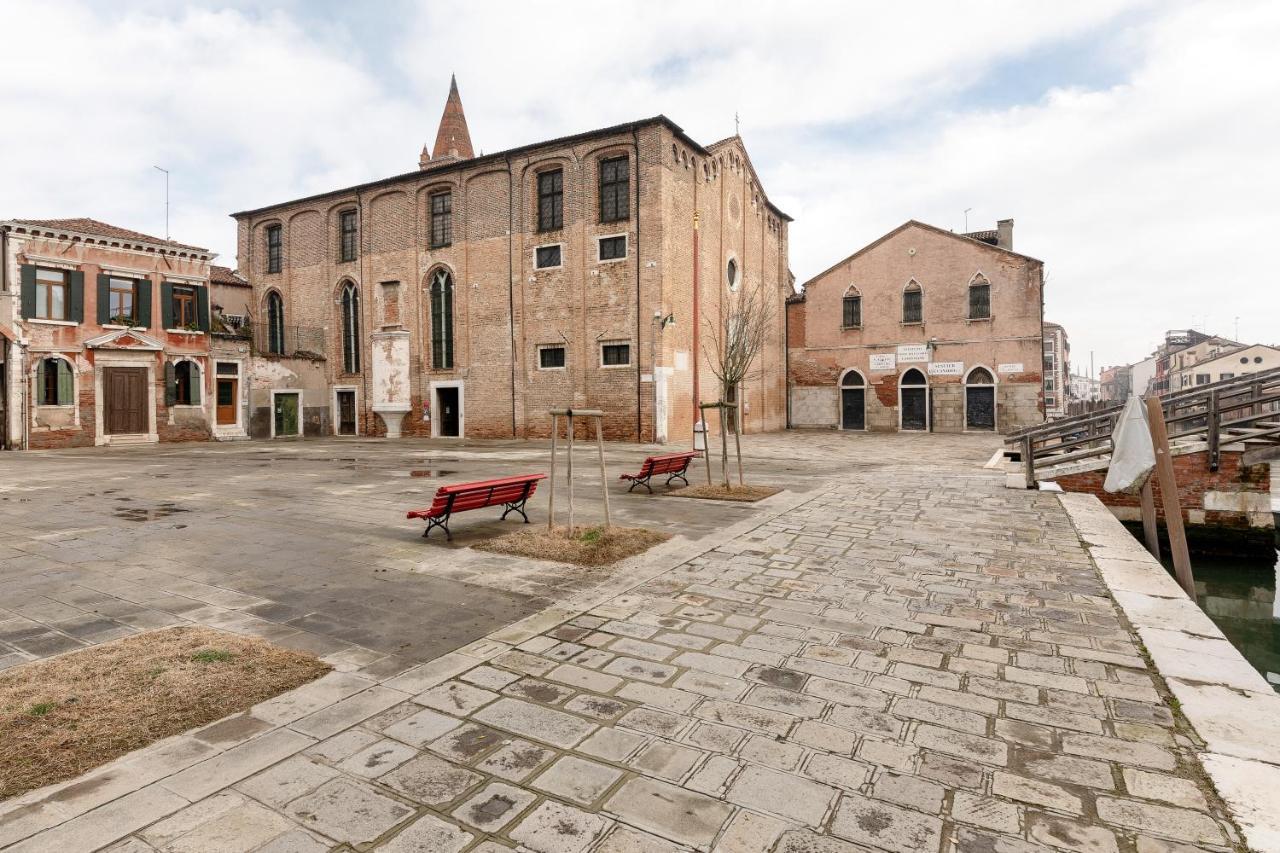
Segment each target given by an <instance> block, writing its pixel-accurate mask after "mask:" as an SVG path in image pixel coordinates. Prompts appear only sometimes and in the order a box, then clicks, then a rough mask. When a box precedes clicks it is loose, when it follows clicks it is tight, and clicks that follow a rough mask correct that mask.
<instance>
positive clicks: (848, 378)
mask: <svg viewBox="0 0 1280 853" xmlns="http://www.w3.org/2000/svg"><path fill="white" fill-rule="evenodd" d="M866 384H867V381H866V380H865V379H863V378H862V374H861V373H859V372H858V371H856V370H849V371H846V372H845V374H844V376H842V377H840V386H841V387H842V388H861V387H862V386H864V385H866Z"/></svg>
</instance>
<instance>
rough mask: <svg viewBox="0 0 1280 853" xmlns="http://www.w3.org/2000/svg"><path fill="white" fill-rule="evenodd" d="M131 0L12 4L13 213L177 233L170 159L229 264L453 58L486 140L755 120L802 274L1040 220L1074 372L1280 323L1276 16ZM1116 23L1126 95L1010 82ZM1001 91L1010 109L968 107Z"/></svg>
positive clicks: (327, 184) (1122, 0) (1211, 11)
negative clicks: (1168, 341) (124, 2)
mask: <svg viewBox="0 0 1280 853" xmlns="http://www.w3.org/2000/svg"><path fill="white" fill-rule="evenodd" d="M128 8H129V10H128V11H124V12H121V11H118V8H117V6H116V5H115V4H112V5H110V6H107V7H89V6H85V5H82V4H80V3H75V2H68V3H61V4H59V3H50V2H42V3H34V2H31V3H24V2H19V3H16V4H15V3H9V4H6V8H5V22H6V24H7V25H8V26H7V29H9V30H10V31H12V32H21V33H22V34H23V35H22V37H20V38H10V39H7V40H6V45H5V49H4V50H3V51H2V52H0V79H3V81H4V85H3V88H2V89H0V115H2V116H4V121H5V127H6V132H5V133H4V134H0V216H5V217H8V216H80V215H87V216H94V217H97V218H100V219H105V220H108V221H115V222H118V223H119V224H121V225H125V226H127V227H134V228H138V229H140V230H145V231H151V232H157V231H160V230H162V229H163V209H162V192H163V189H162V188H163V178H162V177H161V176H160V175H159V173H157V172H155V171H154V170H153V169H152V165H153V164H159V165H163V166H166V167H168V168H171V169H172V170H173V174H174V220H173V228H172V231H173V234H174V237H175V238H177V239H182V240H186V241H188V242H194V243H203V244H207V245H211V246H212V247H213V248H214V249H216V250H218V251H220V252H222V253H223V255H224V257H223V260H224V261H225V262H229V263H233V262H234V257H233V256H234V232H233V227H232V223H231V221H230V220H229V219H228V218H227V216H226V215H227V214H228V213H230V212H231V211H234V210H239V209H245V208H249V207H254V206H258V205H260V204H266V203H270V202H273V201H278V200H282V199H286V198H292V197H296V196H299V195H304V194H307V193H310V192H318V191H323V190H326V189H332V188H335V187H339V186H344V185H347V184H350V183H355V182H358V181H362V180H367V179H371V178H376V177H382V176H385V175H389V174H395V173H399V172H403V171H408V170H411V169H412V168H413V167H414V166H415V165H416V158H417V152H418V148H419V147H420V146H421V144H422V142H424V141H426V140H428V139H431V138H433V137H434V126H435V123H436V121H437V120H438V117H439V114H440V109H441V107H442V106H443V98H444V94H445V91H446V86H447V81H448V75H449V73H450V72H451V71H457V72H458V78H459V84H460V86H461V89H462V94H463V100H464V102H465V104H466V108H467V116H468V120H469V121H470V123H471V128H472V136H473V139H474V141H475V144H476V146H477V147H478V148H482V149H484V150H487V151H494V150H498V149H500V148H504V147H509V146H512V145H519V144H522V143H526V142H530V141H534V140H537V139H540V138H546V137H549V136H554V135H560V134H563V133H571V132H576V131H580V130H585V129H588V128H591V127H599V126H605V125H608V124H611V123H614V122H618V121H624V120H628V119H633V118H638V117H641V116H647V115H652V114H655V113H659V112H662V113H665V114H667V115H669V116H670V117H671V118H672V119H674V120H675V121H677V122H678V123H680V124H682V125H684V126H685V128H686V129H687V130H688V131H689V132H690V133H691V134H692V135H694V137H695V138H698V139H701V140H704V141H708V142H709V141H712V140H714V139H717V138H719V137H721V136H725V135H728V134H729V133H731V132H732V129H733V114H734V112H735V111H736V112H740V113H741V115H742V120H743V134H744V136H745V137H746V139H747V143H748V145H749V147H750V148H751V150H752V153H753V158H754V160H755V162H756V166H757V168H758V169H759V171H760V172H761V174H762V177H763V179H764V181H765V185H766V188H767V189H768V191H769V194H770V196H771V198H773V199H774V200H775V201H776V202H778V203H779V204H780V205H781V206H782V207H783V208H784V209H786V210H787V211H788V212H789V213H792V214H793V215H795V216H796V218H797V221H796V222H795V223H794V225H793V227H792V241H793V243H792V266H793V268H794V269H795V271H796V273H797V275H798V276H799V277H800V278H801V280H803V279H804V278H805V277H807V276H809V275H812V274H813V273H815V272H817V271H818V270H820V269H822V268H824V267H825V266H827V265H828V264H829V263H831V262H833V261H834V260H837V259H839V258H840V257H843V256H844V255H845V254H848V253H849V252H851V251H853V250H854V249H856V248H858V247H859V246H861V245H863V244H865V243H866V242H868V241H869V240H871V239H874V238H875V237H876V236H878V235H879V234H881V233H883V232H884V231H887V230H889V229H890V228H892V227H894V226H895V225H897V224H899V223H900V222H901V221H903V220H904V219H907V218H913V217H914V218H918V219H923V220H926V221H930V222H933V223H935V224H938V225H942V226H944V227H957V228H958V227H960V225H961V223H962V214H961V211H963V210H964V209H965V208H968V207H972V208H973V209H974V210H973V213H972V215H971V223H972V225H973V227H975V228H977V227H983V226H990V224H991V223H992V222H993V221H994V220H995V219H996V218H1000V217H1004V216H1013V217H1015V218H1016V219H1017V221H1018V228H1017V232H1016V241H1017V246H1018V248H1019V249H1021V250H1023V251H1026V252H1028V253H1030V254H1034V255H1037V256H1038V257H1042V258H1044V259H1045V260H1046V262H1047V263H1048V266H1049V269H1050V285H1049V295H1048V306H1049V314H1050V316H1051V317H1052V318H1053V319H1055V320H1057V321H1059V322H1061V323H1063V324H1064V325H1065V326H1066V327H1067V328H1068V331H1069V332H1071V333H1072V339H1073V344H1074V348H1075V355H1076V360H1077V363H1080V362H1081V360H1082V359H1081V356H1082V355H1083V356H1084V357H1085V358H1087V352H1088V350H1089V349H1094V350H1096V351H1097V353H1098V358H1097V361H1098V363H1099V364H1102V363H1110V362H1114V361H1119V360H1122V359H1123V360H1132V359H1134V358H1137V357H1139V356H1141V355H1142V354H1144V352H1145V351H1146V350H1147V349H1149V348H1150V347H1151V346H1152V345H1153V344H1154V343H1155V341H1156V339H1157V338H1158V336H1159V335H1160V334H1161V333H1162V332H1163V330H1164V329H1165V328H1166V327H1170V328H1172V327H1182V326H1187V325H1191V324H1193V323H1194V324H1197V325H1199V324H1202V323H1206V322H1207V323H1208V324H1209V325H1211V326H1214V327H1215V328H1216V329H1217V330H1219V331H1226V332H1227V333H1230V332H1231V329H1232V326H1233V318H1234V317H1235V316H1236V315H1240V316H1241V318H1242V319H1241V323H1240V334H1241V336H1242V337H1247V338H1251V339H1253V338H1256V339H1263V340H1276V339H1280V328H1278V327H1277V322H1276V321H1277V318H1278V316H1280V305H1278V304H1277V300H1280V296H1277V295H1276V294H1277V292H1278V291H1280V289H1278V288H1276V287H1275V285H1274V282H1273V281H1272V279H1273V278H1274V275H1273V274H1271V273H1270V269H1269V264H1268V261H1269V260H1270V257H1269V254H1270V253H1269V251H1268V250H1269V246H1270V244H1271V242H1274V240H1273V239H1269V238H1271V235H1272V234H1273V233H1274V232H1275V231H1276V225H1277V222H1276V219H1277V217H1276V213H1275V210H1274V199H1275V198H1277V197H1278V196H1280V192H1278V190H1280V186H1278V184H1277V182H1278V181H1280V169H1276V168H1275V165H1274V155H1273V153H1272V150H1273V148H1274V145H1275V140H1276V139H1277V138H1280V133H1278V132H1277V131H1280V127H1278V123H1280V109H1277V108H1276V104H1277V103H1280V66H1278V63H1277V61H1276V60H1275V58H1274V48H1273V45H1274V44H1275V43H1276V42H1277V41H1278V40H1280V7H1277V5H1276V4H1274V3H1268V2H1263V0H1252V2H1251V0H1236V1H1235V2H1230V3H1209V2H1180V3H1177V4H1169V3H1158V4H1155V3H1152V2H1149V0H1133V2H1126V0H1114V2H1094V3H1071V4H1062V3H1059V4H1035V5H1033V6H1028V5H1027V4H1025V3H1020V2H1014V0H1007V2H988V3H968V4H955V3H953V2H934V3H927V4H920V3H917V4H911V5H910V6H909V7H903V6H893V7H890V6H884V5H881V6H868V5H866V4H851V3H831V4H817V3H815V4H805V3H800V4H790V5H787V6H782V7H780V6H778V5H777V4H776V3H763V2H753V3H739V4H724V5H714V4H694V5H692V6H690V5H687V4H677V3H643V4H641V3H636V4H634V5H631V6H623V5H622V4H612V5H608V6H601V5H599V4H597V3H590V2H585V0H575V2H570V3H561V4H559V5H557V6H556V7H554V8H555V12H554V14H552V13H549V12H548V11H547V7H545V6H542V5H539V4H530V3H516V2H502V3H486V4H448V5H445V4H431V5H428V6H425V7H422V8H420V9H419V8H416V7H412V6H393V7H390V10H388V7H375V8H378V9H379V11H381V12H382V13H383V14H384V15H385V17H386V19H385V20H384V21H382V22H381V23H378V22H376V21H372V22H371V21H370V20H369V19H368V18H367V17H362V18H361V19H360V20H359V22H358V23H359V26H352V27H348V26H345V25H344V22H343V21H342V20H341V17H340V16H341V14H343V13H341V12H340V11H335V10H339V9H340V7H336V6H332V5H325V6H323V7H320V8H318V9H317V8H315V7H312V6H311V5H310V4H305V3H297V4H292V5H289V6H286V7H284V10H283V11H275V12H268V13H258V12H256V11H254V8H255V7H253V6H251V5H244V6H243V8H221V9H219V8H216V4H214V3H212V2H210V3H209V4H208V8H206V7H195V8H192V7H181V8H179V9H178V10H177V11H174V7H172V6H169V5H167V4H164V3H157V2H144V3H143V4H142V5H140V6H133V7H128ZM335 14H337V15H339V19H338V20H337V21H334V20H330V18H331V17H332V16H333V15H335ZM346 14H349V15H352V16H368V15H370V14H372V12H371V10H370V9H368V8H366V7H353V10H352V11H351V12H349V13H346ZM352 20H354V18H353V19H352ZM353 33H359V34H360V35H359V37H360V38H364V39H366V41H365V42H364V43H362V44H361V43H356V42H355V39H356V38H357V36H355V35H353ZM375 35H377V36H380V37H377V38H375ZM1095 39H1097V40H1099V41H1097V42H1096V43H1097V44H1099V45H1107V46H1108V47H1107V48H1105V49H1104V48H1103V47H1098V48H1096V49H1097V50H1098V51H1099V54H1098V58H1099V59H1100V61H1101V60H1105V61H1106V62H1107V63H1108V65H1109V70H1111V71H1114V69H1115V68H1119V69H1120V71H1122V72H1123V73H1122V74H1121V75H1120V76H1119V77H1118V78H1117V80H1118V82H1115V83H1114V84H1107V85H1105V86H1103V87H1101V88H1096V89H1087V88H1079V87H1077V88H1072V87H1071V84H1072V83H1074V82H1075V81H1076V80H1077V79H1081V78H1071V77H1063V78H1061V79H1060V80H1059V87H1058V88H1055V89H1052V90H1051V91H1048V92H1039V91H1034V90H1031V89H1030V88H1029V87H1030V84H1026V85H1018V84H1021V83H1022V81H1017V80H1012V79H1009V78H1011V76H1012V75H1017V74H1018V73H1019V69H1021V68H1024V67H1033V66H1036V64H1037V62H1039V63H1041V65H1040V66H1039V67H1037V71H1038V73H1039V74H1040V75H1041V76H1045V68H1044V67H1043V63H1046V62H1047V63H1049V64H1050V68H1049V71H1050V72H1052V71H1053V70H1055V69H1054V68H1053V67H1052V63H1053V62H1054V59H1053V57H1055V56H1056V55H1057V54H1055V53H1054V51H1055V49H1060V48H1062V47H1063V46H1064V45H1067V46H1070V48H1071V49H1072V50H1076V51H1077V52H1080V51H1085V50H1086V49H1087V47H1088V45H1089V44H1091V43H1094V42H1092V41H1091V40H1095ZM51 44H55V45H56V46H57V49H56V50H54V51H51V50H50V49H49V46H50V45H51ZM1079 61H1085V60H1079ZM1011 69H1012V70H1011ZM1061 73H1062V74H1066V73H1067V71H1066V70H1065V69H1064V70H1062V71H1061ZM1048 77H1049V79H1050V82H1051V83H1052V82H1053V80H1054V79H1055V78H1053V75H1052V74H1051V73H1050V74H1049V75H1048ZM1084 77H1085V78H1087V77H1088V75H1084ZM1036 79H1039V77H1037V78H1036ZM1001 84H1004V90H1003V91H1004V92H1005V94H1004V99H1005V102H1003V103H1000V102H995V101H990V99H988V102H993V103H996V106H982V107H979V106H974V105H972V102H971V103H970V105H966V98H967V97H968V95H969V93H971V92H973V91H974V90H975V88H978V89H981V88H982V87H984V86H985V87H990V86H992V85H996V87H997V88H999V87H1000V85H1001ZM1093 85H1095V86H1097V85H1098V84H1096V83H1095V84H1093ZM1020 89H1022V90H1027V91H1032V94H1031V95H1030V96H1028V95H1026V94H1023V95H1022V100H1023V101H1024V102H1022V103H1014V104H1012V105H1010V104H1009V103H1008V101H1009V100H1010V99H1011V98H1013V97H1014V96H1013V95H1012V94H1010V93H1013V92H1018V91H1019V90H1020ZM866 128H875V131H876V132H875V134H874V135H871V134H868V133H864V130H865V129H866Z"/></svg>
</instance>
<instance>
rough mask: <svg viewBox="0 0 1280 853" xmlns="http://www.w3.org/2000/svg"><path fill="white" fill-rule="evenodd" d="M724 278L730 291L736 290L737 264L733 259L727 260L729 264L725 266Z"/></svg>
mask: <svg viewBox="0 0 1280 853" xmlns="http://www.w3.org/2000/svg"><path fill="white" fill-rule="evenodd" d="M724 277H725V280H726V281H727V282H729V289H730V290H737V289H738V262H737V260H736V259H734V258H730V259H729V263H727V264H725V267H724Z"/></svg>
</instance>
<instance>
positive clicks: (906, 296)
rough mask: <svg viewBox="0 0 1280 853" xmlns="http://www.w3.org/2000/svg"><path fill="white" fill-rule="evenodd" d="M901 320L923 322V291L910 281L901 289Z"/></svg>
mask: <svg viewBox="0 0 1280 853" xmlns="http://www.w3.org/2000/svg"><path fill="white" fill-rule="evenodd" d="M902 322H904V323H923V322H924V292H923V291H922V290H921V289H920V285H919V284H917V283H916V282H914V281H912V282H911V283H909V284H908V285H907V286H906V287H905V288H904V289H903V291H902Z"/></svg>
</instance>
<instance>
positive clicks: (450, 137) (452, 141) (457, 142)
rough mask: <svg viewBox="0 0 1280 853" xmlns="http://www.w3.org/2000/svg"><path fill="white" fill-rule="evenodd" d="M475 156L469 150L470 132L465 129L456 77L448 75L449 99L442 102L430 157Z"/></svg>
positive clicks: (464, 117)
mask: <svg viewBox="0 0 1280 853" xmlns="http://www.w3.org/2000/svg"><path fill="white" fill-rule="evenodd" d="M474 156H476V155H475V152H473V151H472V150H471V134H470V132H469V131H468V130H467V117H466V115H465V114H464V113H463V112H462V96H461V95H459V94H458V78H457V77H456V76H453V75H450V77H449V99H448V100H447V101H445V104H444V115H443V116H441V117H440V130H439V132H437V133H436V144H435V147H434V148H433V149H432V150H431V158H432V159H433V160H439V159H441V158H442V157H450V158H454V159H460V160H469V159H471V158H472V157H474Z"/></svg>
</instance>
